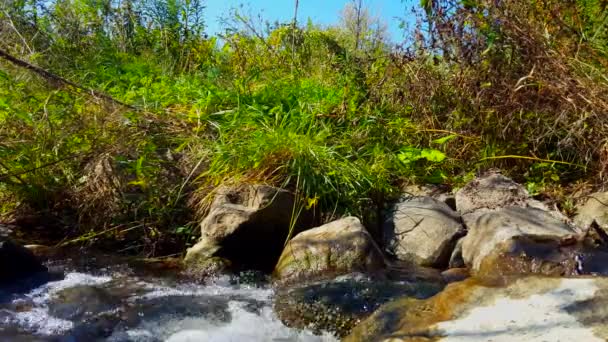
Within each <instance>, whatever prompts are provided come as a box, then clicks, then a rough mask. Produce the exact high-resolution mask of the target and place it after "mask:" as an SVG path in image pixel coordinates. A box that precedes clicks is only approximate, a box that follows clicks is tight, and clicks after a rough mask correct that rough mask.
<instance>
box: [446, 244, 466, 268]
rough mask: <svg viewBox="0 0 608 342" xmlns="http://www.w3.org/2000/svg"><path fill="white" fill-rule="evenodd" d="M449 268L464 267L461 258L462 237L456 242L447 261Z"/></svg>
mask: <svg viewBox="0 0 608 342" xmlns="http://www.w3.org/2000/svg"><path fill="white" fill-rule="evenodd" d="M448 267H449V268H462V267H465V263H464V259H463V258H462V239H460V240H458V242H456V246H454V250H453V251H452V255H451V256H450V261H449V262H448Z"/></svg>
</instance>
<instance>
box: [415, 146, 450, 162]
mask: <svg viewBox="0 0 608 342" xmlns="http://www.w3.org/2000/svg"><path fill="white" fill-rule="evenodd" d="M420 156H421V157H422V158H425V159H426V160H428V161H430V162H437V163H439V162H442V161H443V160H444V159H445V157H446V156H445V153H443V152H441V151H439V150H433V149H424V150H422V152H421V153H420Z"/></svg>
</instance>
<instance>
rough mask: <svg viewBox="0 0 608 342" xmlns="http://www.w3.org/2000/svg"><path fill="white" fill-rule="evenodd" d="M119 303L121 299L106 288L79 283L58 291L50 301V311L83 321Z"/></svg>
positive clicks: (58, 316) (54, 314) (65, 317)
mask: <svg viewBox="0 0 608 342" xmlns="http://www.w3.org/2000/svg"><path fill="white" fill-rule="evenodd" d="M119 305H120V299H119V298H116V297H114V296H112V295H111V294H110V292H109V291H108V290H106V289H104V288H101V287H97V286H89V285H78V286H74V287H70V288H67V289H64V290H61V291H60V292H58V293H57V294H56V295H55V296H54V297H53V298H52V300H51V301H50V303H49V313H50V314H51V315H52V316H54V317H57V318H61V319H67V320H72V321H82V320H86V319H89V318H92V317H95V316H97V315H99V314H100V313H102V312H106V311H110V310H113V309H115V308H117V307H118V306H119Z"/></svg>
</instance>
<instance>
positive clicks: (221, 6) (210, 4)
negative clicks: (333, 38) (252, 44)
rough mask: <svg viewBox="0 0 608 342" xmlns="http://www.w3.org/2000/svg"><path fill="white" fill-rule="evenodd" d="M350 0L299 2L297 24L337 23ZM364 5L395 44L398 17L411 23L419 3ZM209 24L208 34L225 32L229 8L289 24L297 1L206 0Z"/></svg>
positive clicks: (376, 0) (389, 0) (382, 0)
mask: <svg viewBox="0 0 608 342" xmlns="http://www.w3.org/2000/svg"><path fill="white" fill-rule="evenodd" d="M349 1H351V0H300V8H299V13H298V21H299V22H301V23H306V21H307V20H308V18H311V19H312V20H313V22H314V23H318V24H324V25H329V24H334V23H336V22H337V21H338V18H339V14H340V10H341V9H342V8H343V7H344V5H345V4H346V3H347V2H349ZM364 3H365V5H366V6H367V7H368V8H369V9H370V10H371V12H372V13H374V14H376V15H379V16H380V17H382V18H383V19H384V20H385V21H386V23H387V24H388V27H389V33H390V35H391V39H392V40H393V41H401V38H402V32H401V30H400V29H399V21H398V20H397V19H395V17H401V18H403V17H407V18H408V20H409V21H410V22H411V21H412V20H413V18H412V17H411V14H410V8H411V7H412V5H414V4H418V0H404V1H401V0H364ZM205 4H206V11H205V12H206V25H207V33H209V34H212V35H213V34H216V33H218V32H221V31H222V27H221V24H220V22H219V17H221V16H225V15H226V14H228V13H229V10H230V8H233V7H239V5H241V4H243V5H245V7H244V8H245V9H250V10H251V13H252V14H258V13H261V14H262V16H263V18H264V19H266V20H269V21H271V22H272V21H275V20H279V21H283V22H286V21H290V20H291V19H292V18H293V11H294V4H295V1H294V0H207V1H206V2H205Z"/></svg>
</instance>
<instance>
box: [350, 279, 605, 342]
mask: <svg viewBox="0 0 608 342" xmlns="http://www.w3.org/2000/svg"><path fill="white" fill-rule="evenodd" d="M607 294H608V279H606V278H587V279H582V278H578V279H563V278H543V277H526V278H522V279H511V280H510V281H508V282H507V283H505V284H501V285H497V284H484V283H481V282H480V281H479V280H476V279H468V280H465V281H463V282H459V283H453V284H450V285H448V287H446V289H445V290H444V291H443V292H441V293H439V294H438V295H436V296H434V297H432V298H429V299H427V300H414V299H411V298H402V299H398V300H395V301H393V302H390V303H388V304H386V305H384V306H382V307H380V309H378V310H377V311H376V312H375V313H374V314H373V315H372V316H371V317H369V318H368V319H367V320H365V321H364V322H363V323H362V324H360V325H359V326H357V327H356V328H355V329H354V330H353V332H352V334H351V335H350V336H348V337H347V338H346V339H345V340H344V341H346V342H359V341H361V342H363V341H421V340H424V339H428V340H429V341H539V342H540V341H589V342H593V341H598V342H599V341H605V340H606V339H607V338H608V325H607V324H606V322H608V295H607Z"/></svg>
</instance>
